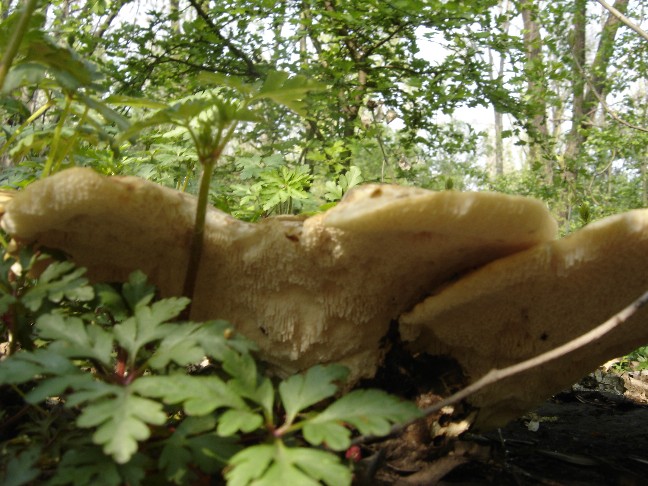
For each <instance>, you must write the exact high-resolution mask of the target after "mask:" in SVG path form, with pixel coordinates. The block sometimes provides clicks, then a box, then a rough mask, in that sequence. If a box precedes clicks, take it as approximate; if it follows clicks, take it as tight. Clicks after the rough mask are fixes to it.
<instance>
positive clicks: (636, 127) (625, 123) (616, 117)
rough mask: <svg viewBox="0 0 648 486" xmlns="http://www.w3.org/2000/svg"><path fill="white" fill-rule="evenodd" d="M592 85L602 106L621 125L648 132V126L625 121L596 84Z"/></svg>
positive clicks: (593, 91)
mask: <svg viewBox="0 0 648 486" xmlns="http://www.w3.org/2000/svg"><path fill="white" fill-rule="evenodd" d="M588 83H589V81H588ZM590 87H591V88H592V93H593V94H594V96H596V97H597V98H598V100H599V102H600V103H601V106H602V107H603V109H604V110H605V112H606V113H607V114H608V115H610V116H611V117H612V118H613V119H614V120H616V121H617V122H619V123H620V124H621V125H625V126H626V127H628V128H632V129H633V130H639V131H640V132H648V128H646V127H642V126H639V125H633V124H632V123H629V122H627V121H625V120H624V119H623V118H621V117H620V116H619V115H617V114H616V113H615V112H614V111H612V108H610V105H608V104H607V102H606V101H605V98H603V96H601V94H600V93H599V92H598V91H596V89H595V88H594V86H592V85H590Z"/></svg>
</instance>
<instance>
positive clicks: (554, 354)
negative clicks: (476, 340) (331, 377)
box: [352, 291, 648, 444]
mask: <svg viewBox="0 0 648 486" xmlns="http://www.w3.org/2000/svg"><path fill="white" fill-rule="evenodd" d="M646 304H648V291H647V292H645V293H644V294H643V295H641V297H639V298H638V299H636V300H635V301H634V302H632V303H631V304H630V305H628V306H627V307H626V308H624V309H623V310H622V311H620V312H618V313H617V314H615V315H614V316H612V317H611V318H610V319H608V320H607V321H605V322H604V323H603V324H600V325H598V326H596V327H595V328H594V329H592V330H590V331H588V332H586V333H585V334H582V335H581V336H579V337H577V338H575V339H572V340H571V341H568V342H566V343H565V344H563V345H561V346H558V347H557V348H554V349H551V350H549V351H547V352H545V353H542V354H539V355H538V356H535V357H533V358H531V359H528V360H526V361H522V362H520V363H516V364H514V365H512V366H508V367H506V368H502V369H492V370H490V371H489V372H488V373H486V374H485V375H484V376H482V377H481V378H480V379H479V380H477V381H476V382H474V383H472V384H470V385H468V386H467V387H466V388H463V389H462V390H460V391H458V392H457V393H455V394H454V395H451V396H449V397H448V398H445V399H443V400H441V401H440V402H438V403H435V404H434V405H432V406H431V407H428V408H425V409H423V410H422V413H423V416H429V415H432V414H434V413H436V412H438V411H439V410H441V409H442V408H443V407H447V406H448V405H452V404H454V403H457V402H459V401H461V400H463V399H465V398H467V397H469V396H470V395H472V394H474V393H476V392H478V391H479V390H482V389H483V388H486V387H488V386H490V385H492V384H494V383H497V382H499V381H502V380H504V379H505V378H510V377H511V376H514V375H518V374H520V373H523V372H525V371H528V370H530V369H533V368H537V367H539V366H542V365H544V364H546V363H549V362H550V361H553V360H555V359H558V358H561V357H563V356H566V355H568V354H569V353H571V352H573V351H575V350H577V349H580V348H582V347H584V346H588V345H590V344H592V343H593V342H595V341H597V340H599V339H601V338H602V337H603V336H605V335H606V334H608V333H609V332H610V331H612V330H613V329H615V328H617V327H618V326H620V325H621V324H623V323H624V322H626V321H627V320H628V319H630V317H632V316H633V315H634V314H635V313H636V312H637V311H638V310H639V309H641V308H642V307H644V306H645V305H646ZM420 418H421V417H419V418H417V419H414V420H411V421H409V422H406V423H403V424H398V425H395V426H393V427H392V428H391V430H390V433H389V435H390V436H391V435H395V434H398V433H399V432H402V431H403V430H405V429H406V428H407V427H408V426H409V425H411V424H413V423H414V422H416V421H417V420H420ZM383 438H384V437H383ZM374 440H376V437H373V436H360V437H357V438H355V439H354V440H353V441H352V444H362V443H365V442H370V441H374Z"/></svg>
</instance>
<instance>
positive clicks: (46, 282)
mask: <svg viewBox="0 0 648 486" xmlns="http://www.w3.org/2000/svg"><path fill="white" fill-rule="evenodd" d="M85 271H86V270H85V268H76V267H75V265H74V264H73V263H72V262H54V263H52V264H50V265H49V266H48V267H47V268H46V269H45V271H44V272H43V273H42V275H41V276H40V278H39V279H38V282H37V283H36V285H35V286H34V287H32V288H30V289H29V290H28V291H27V292H26V293H25V295H24V296H23V298H22V302H23V304H24V305H25V307H27V308H28V309H29V310H31V311H34V312H35V311H37V310H38V309H39V308H40V307H41V306H42V305H43V300H45V299H48V300H50V301H52V302H56V303H58V302H60V301H61V300H63V298H64V297H65V298H67V299H69V300H80V301H88V300H92V299H93V298H94V290H93V288H92V287H91V286H90V285H88V280H87V279H86V278H85V277H82V275H83V274H84V273H85Z"/></svg>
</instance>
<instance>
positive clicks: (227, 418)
mask: <svg viewBox="0 0 648 486" xmlns="http://www.w3.org/2000/svg"><path fill="white" fill-rule="evenodd" d="M262 425H263V417H262V416H261V415H259V414H258V413H254V412H250V411H249V410H234V409H230V410H227V411H226V412H225V413H224V414H223V415H221V416H220V418H219V419H218V430H217V432H218V435H220V436H223V437H228V436H230V435H234V434H235V433H237V432H238V431H239V430H240V431H241V432H245V433H247V432H253V431H255V430H257V429H258V428H260V427H261V426H262Z"/></svg>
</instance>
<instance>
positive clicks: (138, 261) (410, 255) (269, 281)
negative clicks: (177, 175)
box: [2, 169, 556, 378]
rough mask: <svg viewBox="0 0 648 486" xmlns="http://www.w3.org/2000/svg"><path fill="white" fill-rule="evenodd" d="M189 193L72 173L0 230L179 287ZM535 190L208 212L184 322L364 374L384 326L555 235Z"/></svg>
mask: <svg viewBox="0 0 648 486" xmlns="http://www.w3.org/2000/svg"><path fill="white" fill-rule="evenodd" d="M195 208H196V199H195V198H194V197H193V196H189V195H187V194H183V193H180V192H177V191H174V190H171V189H168V188H164V187H161V186H159V185H156V184H154V183H151V182H147V181H144V180H141V179H137V178H134V177H111V178H108V177H103V176H100V175H98V174H96V173H94V172H92V171H91V170H89V169H70V170H67V171H64V172H61V173H59V174H56V175H54V176H52V177H49V178H47V179H44V180H42V181H39V182H37V183H35V184H33V185H31V186H29V187H28V188H27V189H26V190H25V191H23V192H21V193H20V194H18V195H17V196H16V197H15V198H14V199H13V201H11V202H10V203H9V204H8V205H7V208H6V214H5V215H4V217H3V220H2V226H3V227H4V228H5V230H6V231H7V232H8V233H10V234H11V235H12V236H14V237H15V238H17V239H19V240H23V241H29V242H34V243H35V244H36V245H39V246H44V247H50V248H57V249H60V250H63V251H65V252H67V253H68V254H69V255H70V256H71V257H72V259H73V260H74V261H75V262H77V263H78V264H79V265H82V266H85V267H87V268H88V271H89V275H90V276H91V277H92V278H93V279H96V280H104V281H105V280H107V281H119V280H124V279H126V277H127V276H128V274H129V273H130V272H131V271H133V270H135V269H140V270H142V271H144V272H145V273H146V274H147V275H148V276H149V277H150V279H151V280H152V281H153V282H154V283H155V284H156V285H158V286H159V288H160V289H161V291H162V294H163V295H167V296H168V295H178V294H179V293H180V292H181V289H182V283H183V279H184V276H185V271H186V265H187V252H188V248H189V239H190V234H191V229H192V225H193V218H194V212H195ZM555 233H556V223H555V222H554V220H553V219H552V218H551V216H550V215H549V212H548V211H547V209H546V208H545V206H544V205H543V204H542V203H540V202H538V201H535V200H531V199H525V198H521V197H514V196H505V195H500V194H490V193H459V192H439V193H436V192H430V191H425V190H422V189H416V188H411V187H396V186H377V185H368V186H362V187H360V188H358V189H356V190H354V191H352V192H351V193H349V194H348V195H347V196H346V197H345V199H344V200H343V201H342V202H341V203H340V204H338V205H337V206H336V207H335V208H333V209H331V210H329V211H328V212H326V213H322V214H319V215H316V216H313V217H311V218H308V219H302V218H295V217H279V218H269V219H267V220H264V221H262V222H260V223H255V224H252V223H245V222H241V221H237V220H235V219H234V218H232V217H230V216H228V215H226V214H224V213H222V212H221V211H218V210H216V209H211V210H210V211H209V212H208V214H207V223H206V230H205V247H204V254H203V258H202V260H201V267H200V271H199V275H198V280H197V286H196V291H195V295H194V302H193V307H192V318H194V319H209V318H222V319H227V320H229V321H231V322H232V323H233V324H234V325H235V326H236V327H237V328H238V329H239V330H240V331H241V332H242V333H243V334H245V335H247V336H248V337H249V338H251V339H252V340H254V341H256V342H257V344H258V345H259V348H260V356H261V358H262V359H264V360H265V361H267V362H269V363H270V364H272V365H274V367H275V369H278V370H279V371H280V372H283V373H291V372H295V371H298V370H301V369H305V368H307V367H309V366H311V365H314V364H316V363H326V362H342V363H344V364H346V365H347V366H349V367H350V369H351V371H352V376H353V377H354V378H359V377H361V376H372V375H373V373H374V372H375V369H376V366H377V364H378V363H379V361H380V358H381V349H380V344H379V342H380V339H381V338H382V337H383V336H384V335H385V334H386V332H387V330H388V327H389V325H390V322H392V321H393V320H395V319H397V318H398V317H399V316H400V315H401V314H402V313H403V312H404V311H406V310H408V309H411V308H412V307H413V306H414V305H415V304H416V303H418V302H420V301H421V300H423V299H424V298H425V297H427V296H428V295H429V294H430V293H431V292H432V291H434V290H435V289H438V288H439V287H440V286H442V285H444V284H446V283H447V282H448V281H450V280H452V279H455V278H457V277H458V276H460V275H462V274H463V273H465V272H467V271H469V270H473V269H474V268H477V267H479V266H481V265H484V264H486V263H488V262H490V261H492V260H495V259H498V258H501V257H503V256H506V255H509V254H512V253H516V252H519V251H520V250H524V249H526V248H529V247H531V246H533V245H535V244H537V243H540V242H543V241H547V240H550V239H552V238H554V236H555Z"/></svg>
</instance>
